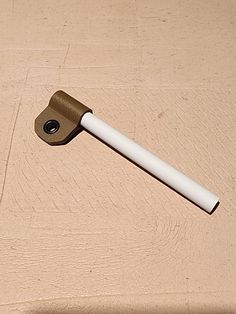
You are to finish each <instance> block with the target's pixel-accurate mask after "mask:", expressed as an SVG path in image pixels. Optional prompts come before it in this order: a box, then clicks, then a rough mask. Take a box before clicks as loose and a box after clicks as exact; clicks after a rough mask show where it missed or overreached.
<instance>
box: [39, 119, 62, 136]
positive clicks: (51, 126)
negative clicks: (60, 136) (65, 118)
mask: <svg viewBox="0 0 236 314" xmlns="http://www.w3.org/2000/svg"><path fill="white" fill-rule="evenodd" d="M59 128H60V123H59V122H58V121H56V120H49V121H47V122H45V124H44V126H43V129H44V132H46V133H47V134H54V133H56V132H57V131H58V130H59Z"/></svg>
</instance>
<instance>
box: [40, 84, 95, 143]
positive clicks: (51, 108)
mask: <svg viewBox="0 0 236 314" xmlns="http://www.w3.org/2000/svg"><path fill="white" fill-rule="evenodd" d="M86 112H92V110H91V109H90V108H88V107H87V106H85V105H83V104H82V103H81V102H79V101H78V100H76V99H74V98H73V97H71V96H69V95H68V94H66V93H65V92H63V91H61V90H59V91H57V92H56V93H55V94H53V95H52V97H51V99H50V101H49V104H48V106H47V108H45V109H44V110H43V112H41V113H40V115H39V116H38V117H37V118H36V119H35V125H34V127H35V132H36V133H37V135H38V136H39V137H40V138H41V139H42V140H43V141H45V142H46V143H48V144H49V145H61V144H66V143H68V142H69V141H70V140H71V139H72V138H73V137H74V136H75V134H77V133H79V132H80V131H81V130H82V126H81V125H80V121H81V118H82V117H83V115H84V114H85V113H86Z"/></svg>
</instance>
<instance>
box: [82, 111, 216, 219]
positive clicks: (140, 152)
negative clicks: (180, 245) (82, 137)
mask: <svg viewBox="0 0 236 314" xmlns="http://www.w3.org/2000/svg"><path fill="white" fill-rule="evenodd" d="M81 125H82V126H83V127H84V128H85V129H86V130H88V131H89V132H91V133H92V134H94V135H96V136H97V137H98V138H100V139H101V140H103V141H104V142H105V143H107V144H109V145H110V146H112V147H114V148H115V149H116V150H118V151H119V152H121V153H122V154H123V155H125V156H127V157H128V158H129V159H131V160H132V161H134V162H135V163H136V164H138V165H140V166H141V167H142V168H144V169H146V170H147V171H148V172H150V173H151V174H153V175H154V176H155V177H157V178H158V179H160V180H161V181H163V182H165V183H166V184H167V185H169V186H170V187H172V188H173V189H174V190H176V191H177V192H179V193H180V194H182V195H183V196H185V197H186V198H188V199H189V200H191V201H192V202H193V203H195V204H196V205H198V206H199V207H201V208H202V209H204V210H205V211H207V212H208V213H211V212H212V211H213V209H214V208H215V207H216V206H217V204H218V203H219V198H218V197H217V196H216V195H214V194H213V193H211V192H210V191H208V190H207V189H206V188H204V187H203V186H201V185H200V184H198V183H197V182H195V181H193V180H192V179H190V178H189V177H187V176H185V175H184V174H183V173H182V172H180V171H178V170H176V169H175V168H173V167H172V166H170V165H169V164H168V163H166V162H164V161H163V160H161V159H160V158H158V157H157V156H155V155H154V154H153V153H151V152H150V151H148V150H146V149H144V148H143V147H142V146H140V145H138V144H137V143H135V142H134V141H133V140H131V139H129V138H127V137H126V136H125V135H123V134H121V133H120V132H119V131H117V130H115V129H114V128H112V127H111V126H110V125H108V124H107V123H105V122H103V121H102V120H100V119H99V118H97V117H95V116H94V115H93V114H92V113H90V112H88V113H85V114H84V115H83V117H82V119H81Z"/></svg>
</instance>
